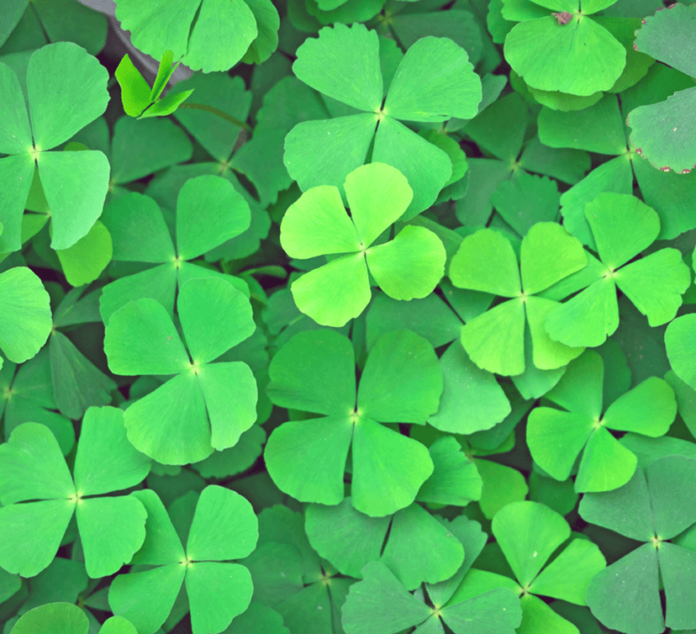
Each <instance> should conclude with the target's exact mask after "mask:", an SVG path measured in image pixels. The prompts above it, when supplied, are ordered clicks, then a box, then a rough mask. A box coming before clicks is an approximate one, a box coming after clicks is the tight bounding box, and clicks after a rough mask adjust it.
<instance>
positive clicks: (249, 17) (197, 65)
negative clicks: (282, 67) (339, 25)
mask: <svg viewBox="0 0 696 634" xmlns="http://www.w3.org/2000/svg"><path fill="white" fill-rule="evenodd" d="M116 17H117V18H118V20H119V21H120V22H121V26H122V27H123V28H124V29H125V30H127V31H130V32H131V39H132V41H133V45H134V46H136V47H137V48H138V49H139V50H141V51H142V52H143V53H147V54H148V55H151V56H152V57H154V58H155V59H162V57H163V56H164V54H165V52H167V51H172V53H173V58H174V59H176V60H180V61H181V62H183V63H184V64H185V65H186V66H188V67H189V68H191V69H193V70H202V71H203V72H204V73H210V72H212V71H226V70H229V69H230V68H232V66H234V65H235V64H236V63H237V62H239V61H244V62H246V63H252V62H256V63H261V62H262V61H264V60H266V59H268V57H270V55H271V53H273V51H274V50H275V49H276V47H277V46H278V27H279V26H280V18H279V16H278V11H277V10H276V8H275V7H274V5H273V3H271V1H270V0H247V1H245V0H229V1H226V2H220V1H219V0H183V1H181V0H179V1H176V0H155V1H154V2H146V3H143V2H141V1H140V0H118V2H117V3H116ZM165 83H166V82H165Z"/></svg>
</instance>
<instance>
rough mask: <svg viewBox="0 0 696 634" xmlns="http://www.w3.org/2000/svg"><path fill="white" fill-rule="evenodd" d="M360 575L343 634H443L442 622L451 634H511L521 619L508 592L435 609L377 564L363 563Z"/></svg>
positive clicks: (349, 601) (498, 591) (497, 591)
mask: <svg viewBox="0 0 696 634" xmlns="http://www.w3.org/2000/svg"><path fill="white" fill-rule="evenodd" d="M362 576H363V580H362V581H359V582H358V583H356V584H355V585H353V586H352V587H351V589H350V592H349V593H348V598H347V599H346V603H345V605H344V606H343V618H342V624H343V628H344V630H345V631H346V634H399V633H401V632H412V631H413V630H412V629H411V628H412V627H416V626H419V625H420V627H418V629H417V630H416V631H417V632H443V631H444V629H443V625H442V623H444V624H445V625H447V627H448V628H449V629H450V630H451V631H452V632H454V634H470V633H473V632H476V633H477V634H514V633H515V631H516V628H517V627H519V625H520V622H521V620H522V611H521V609H520V601H519V599H518V598H517V597H516V596H515V595H514V593H513V592H512V591H510V590H509V589H507V588H496V589H493V590H491V591H489V592H484V593H482V594H481V595H480V596H477V597H472V598H467V599H465V600H462V601H452V602H450V603H448V604H447V605H444V606H441V607H435V606H434V605H433V606H430V605H428V604H427V603H426V602H425V600H424V597H423V595H422V594H419V595H418V596H416V595H414V594H410V593H409V592H408V591H407V590H406V588H404V586H403V585H402V584H401V582H400V581H399V580H398V579H397V578H396V577H395V576H394V574H393V573H392V572H391V571H390V570H389V568H387V567H386V566H385V565H384V564H383V563H381V562H378V561H375V562H372V563H369V564H367V565H366V566H365V567H364V568H363V570H362ZM421 624H422V625H421Z"/></svg>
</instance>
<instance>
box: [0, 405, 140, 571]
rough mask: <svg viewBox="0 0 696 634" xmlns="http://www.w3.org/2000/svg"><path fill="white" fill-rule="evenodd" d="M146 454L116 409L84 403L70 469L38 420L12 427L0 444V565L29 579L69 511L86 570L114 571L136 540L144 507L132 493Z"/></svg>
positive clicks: (56, 541)
mask: <svg viewBox="0 0 696 634" xmlns="http://www.w3.org/2000/svg"><path fill="white" fill-rule="evenodd" d="M149 471H150V460H149V459H148V458H147V457H146V456H144V455H143V454H141V453H140V452H138V451H137V450H136V449H135V448H134V447H133V446H132V445H131V444H130V442H128V438H127V437H126V430H125V428H124V426H123V413H122V412H121V410H118V409H115V408H113V407H104V408H90V409H89V410H88V411H87V413H86V414H85V417H84V420H83V421H82V431H81V433H80V440H79V442H78V444H77V453H76V455H75V466H74V468H73V473H72V475H71V474H70V471H69V470H68V466H67V464H66V462H65V458H64V457H63V454H62V452H61V450H60V447H59V445H58V442H57V441H56V439H55V436H53V434H52V433H51V431H50V430H49V429H48V427H46V426H44V425H40V424H38V423H24V424H22V425H19V426H18V427H17V428H15V430H14V431H13V432H12V434H11V435H10V438H9V440H8V441H7V442H6V443H4V444H3V445H0V501H1V502H2V504H3V505H4V506H3V507H2V508H0V565H1V566H2V567H3V568H4V569H5V570H8V571H9V572H13V573H17V574H20V575H22V576H23V577H33V576H35V575H37V574H38V573H40V572H41V571H42V570H43V569H44V568H46V567H47V566H48V565H49V564H50V563H51V561H53V558H54V557H55V555H56V552H57V550H58V547H59V546H60V544H61V540H62V539H63V535H64V534H65V531H66V529H67V527H68V523H69V522H70V520H71V519H72V517H73V515H75V516H76V518H77V528H78V531H79V533H80V539H81V541H82V549H83V551H84V556H85V565H86V567H87V574H88V575H89V576H90V577H92V578H99V577H104V576H107V575H111V574H113V573H115V572H117V571H118V570H119V569H120V568H121V566H123V564H124V563H127V562H129V561H130V559H131V557H132V555H133V554H134V553H135V552H136V551H137V550H138V549H139V548H140V547H141V546H142V544H143V540H144V539H145V519H146V517H147V513H146V511H145V508H144V507H143V505H142V504H141V503H140V501H139V500H138V499H137V498H135V497H133V496H131V495H125V496H117V497H105V496H104V494H105V493H111V492H113V491H120V490H123V489H127V488H129V487H132V486H135V485H136V484H138V483H139V482H141V481H142V480H144V479H145V477H146V476H147V474H148V472H149Z"/></svg>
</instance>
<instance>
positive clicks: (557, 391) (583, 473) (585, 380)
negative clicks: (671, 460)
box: [527, 350, 677, 493]
mask: <svg viewBox="0 0 696 634" xmlns="http://www.w3.org/2000/svg"><path fill="white" fill-rule="evenodd" d="M603 383H604V362H603V361H602V357H600V356H599V354H597V353H596V352H594V351H593V350H588V351H587V352H585V354H583V355H582V356H581V357H580V358H579V359H576V360H575V361H573V362H572V363H571V364H570V365H569V366H568V369H567V370H566V373H565V374H564V375H563V378H562V379H561V380H560V381H559V383H558V385H556V387H555V388H554V389H553V390H551V391H550V392H549V393H548V394H546V396H545V398H547V399H548V400H549V401H551V402H552V403H554V404H555V405H559V406H560V407H562V408H564V409H555V408H551V407H537V408H535V409H533V410H532V411H531V413H530V414H529V420H528V423H527V443H528V444H529V450H530V452H531V454H532V458H534V460H535V462H536V463H537V464H538V465H539V466H540V467H541V468H542V469H544V471H546V472H547V473H548V474H549V475H551V476H552V477H554V478H556V480H561V481H564V480H567V479H568V477H569V476H570V474H571V471H572V469H573V466H574V464H575V461H576V460H577V458H578V457H579V456H580V454H581V453H582V458H581V460H580V466H579V468H578V475H577V478H576V480H575V490H576V491H578V492H583V493H585V492H588V491H592V492H598V491H611V490H612V489H616V488H618V487H621V486H623V485H624V484H626V483H627V482H628V481H629V480H630V479H631V477H632V476H633V473H634V471H635V470H636V464H637V458H636V456H635V455H634V454H633V453H632V452H631V451H630V450H628V449H626V448H625V447H624V446H623V445H621V444H620V443H619V442H618V441H617V440H616V438H614V436H612V435H611V433H610V431H609V430H614V431H624V432H625V431H630V432H635V433H638V434H643V435H645V436H650V437H651V438H656V437H659V436H663V435H664V434H666V433H667V431H668V430H669V427H670V425H671V424H672V423H673V422H674V418H675V416H676V415H677V402H676V400H675V397H674V391H673V390H672V388H671V387H670V386H669V384H668V383H667V382H666V381H665V380H664V379H660V378H658V377H654V376H653V377H650V378H648V379H645V381H642V382H641V383H639V384H638V385H637V386H636V387H634V388H633V389H631V390H630V391H628V392H626V393H625V394H623V395H622V396H620V397H619V398H618V399H617V400H616V401H614V402H613V403H611V404H609V406H608V407H606V408H605V407H604V406H603V397H602V390H603Z"/></svg>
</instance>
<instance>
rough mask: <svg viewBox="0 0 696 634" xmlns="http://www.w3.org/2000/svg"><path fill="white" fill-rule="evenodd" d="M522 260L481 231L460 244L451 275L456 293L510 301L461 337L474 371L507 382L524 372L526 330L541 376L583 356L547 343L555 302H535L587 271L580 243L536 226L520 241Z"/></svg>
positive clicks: (556, 228)
mask: <svg viewBox="0 0 696 634" xmlns="http://www.w3.org/2000/svg"><path fill="white" fill-rule="evenodd" d="M520 260H521V264H518V263H517V256H516V255H515V251H514V249H513V248H512V244H511V243H510V241H509V240H508V239H507V238H506V237H505V235H504V234H502V233H500V232H498V231H496V230H494V229H481V230H480V231H477V232H476V233H474V234H473V235H470V236H468V237H467V238H465V239H464V241H463V242H462V244H461V245H460V247H459V250H458V251H457V253H456V255H455V256H454V257H453V258H452V263H451V265H450V271H449V276H450V279H451V280H452V283H453V284H454V285H455V286H457V287H458V288H465V289H469V290H474V291H483V292H484V293H491V294H493V295H498V296H501V297H506V298H510V299H509V300H508V301H504V302H503V303H501V304H498V305H497V306H495V307H493V308H492V309H490V310H488V311H487V312H485V313H483V314H482V315H479V316H478V317H475V318H474V319H472V320H470V321H469V322H468V323H467V324H466V325H465V326H464V327H463V328H462V335H461V339H462V344H463V345H464V349H465V350H466V351H467V353H468V354H469V357H470V358H471V360H472V361H473V362H474V363H475V364H476V365H478V366H479V367H480V368H483V369H484V370H488V371H489V372H495V373H497V374H503V375H507V376H510V375H517V374H522V373H523V372H524V371H525V368H526V362H525V328H526V327H527V325H528V326H529V329H530V331H531V341H532V351H533V363H534V366H535V367H537V368H539V369H541V370H553V369H556V368H561V367H563V366H565V365H567V364H568V362H570V361H571V360H573V359H575V358H576V357H578V356H579V355H580V354H581V353H582V351H583V348H571V347H569V346H566V345H564V344H562V343H557V342H555V341H552V340H551V339H550V338H549V336H548V335H547V334H546V331H545V330H544V322H545V320H546V317H547V315H548V314H549V312H550V311H552V310H553V309H554V308H555V307H556V306H557V302H555V301H552V300H549V299H544V298H542V297H538V296H537V295H538V294H539V293H541V292H542V291H544V290H546V289H547V288H549V287H550V286H553V285H554V284H556V283H557V282H559V281H560V280H563V279H565V278H566V277H568V276H569V275H572V274H573V273H576V272H577V271H580V270H581V269H583V268H584V267H585V266H586V265H587V256H586V255H585V252H584V250H583V248H582V245H581V244H580V242H578V240H577V239H576V238H574V237H573V236H571V235H570V234H568V232H567V231H566V230H565V229H564V228H563V227H562V226H561V225H559V224H556V223H553V222H539V223H537V224H535V225H534V226H533V227H532V228H531V229H529V231H528V232H527V234H526V235H525V237H524V238H523V240H522V248H521V257H520ZM520 279H521V282H520Z"/></svg>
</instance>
